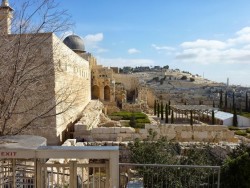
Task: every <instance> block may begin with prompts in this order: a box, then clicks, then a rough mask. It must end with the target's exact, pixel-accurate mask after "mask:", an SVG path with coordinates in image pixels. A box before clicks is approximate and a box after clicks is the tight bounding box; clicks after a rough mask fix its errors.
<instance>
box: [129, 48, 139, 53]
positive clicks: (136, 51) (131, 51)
mask: <svg viewBox="0 0 250 188" xmlns="http://www.w3.org/2000/svg"><path fill="white" fill-rule="evenodd" d="M128 53H129V54H138V53H140V50H137V49H135V48H130V49H128Z"/></svg>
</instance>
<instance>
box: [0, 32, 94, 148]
mask: <svg viewBox="0 0 250 188" xmlns="http://www.w3.org/2000/svg"><path fill="white" fill-rule="evenodd" d="M0 43H1V51H2V52H6V51H8V52H9V53H1V54H0V55H1V59H2V60H1V65H0V66H1V69H3V70H6V72H2V75H1V76H3V77H5V78H6V79H5V80H8V78H9V77H10V76H12V75H14V74H13V73H15V71H16V73H18V75H16V77H15V78H16V80H17V81H16V83H15V85H11V87H10V88H12V87H13V88H15V89H16V91H15V92H16V94H15V95H16V96H15V97H16V99H18V100H17V101H16V106H15V108H13V109H10V110H12V111H11V112H12V114H10V115H11V118H10V120H9V121H8V122H7V123H8V124H6V127H7V129H6V130H5V131H6V132H10V133H11V132H16V131H18V129H20V133H25V134H33V135H40V136H44V137H46V138H47V139H48V144H59V143H60V142H61V141H63V139H64V136H65V130H66V129H67V128H68V126H69V125H71V124H72V123H73V122H74V121H75V120H76V119H77V118H78V117H79V115H80V114H81V112H82V111H83V109H84V107H85V106H86V105H87V104H88V102H89V101H90V98H91V96H90V69H89V63H88V62H87V61H86V60H84V59H83V58H81V57H80V56H79V55H77V54H76V53H74V52H73V51H72V50H71V49H69V48H68V47H67V46H65V45H64V44H63V43H62V42H61V41H60V39H58V38H57V37H56V36H55V35H54V34H53V33H42V34H40V33H39V34H23V35H5V36H4V37H2V38H1V40H0ZM3 44H4V45H3ZM13 46H14V47H13ZM17 59H18V64H15V63H16V61H17ZM5 60H6V61H5ZM9 65H13V66H15V68H16V69H14V70H13V69H11V68H12V67H11V66H9ZM24 67H25V69H24ZM5 73H6V74H5ZM18 76H19V77H18ZM7 85H8V84H7V83H6V82H4V80H1V88H2V91H3V92H8V91H9V90H8V88H6V86H7ZM5 94H6V96H9V95H10V94H11V93H2V96H3V95H5ZM0 97H1V96H0ZM9 100H10V104H11V99H9ZM26 125H28V126H26ZM3 134H5V133H3Z"/></svg>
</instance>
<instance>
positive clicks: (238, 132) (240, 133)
mask: <svg viewBox="0 0 250 188" xmlns="http://www.w3.org/2000/svg"><path fill="white" fill-rule="evenodd" d="M234 133H235V134H236V135H239V136H247V133H246V131H244V130H237V131H235V132H234Z"/></svg>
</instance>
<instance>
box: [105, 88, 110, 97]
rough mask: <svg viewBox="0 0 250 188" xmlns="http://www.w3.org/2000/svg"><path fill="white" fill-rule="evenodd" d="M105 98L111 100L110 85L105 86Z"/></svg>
mask: <svg viewBox="0 0 250 188" xmlns="http://www.w3.org/2000/svg"><path fill="white" fill-rule="evenodd" d="M104 100H105V101H110V87H109V86H105V87H104Z"/></svg>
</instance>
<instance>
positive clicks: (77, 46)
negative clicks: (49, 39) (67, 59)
mask: <svg viewBox="0 0 250 188" xmlns="http://www.w3.org/2000/svg"><path fill="white" fill-rule="evenodd" d="M63 43H64V44H66V45H67V46H68V47H69V48H70V49H71V50H73V51H78V52H85V46H84V43H83V40H82V39H81V37H79V36H77V35H69V36H67V37H66V38H65V39H64V40H63Z"/></svg>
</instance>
